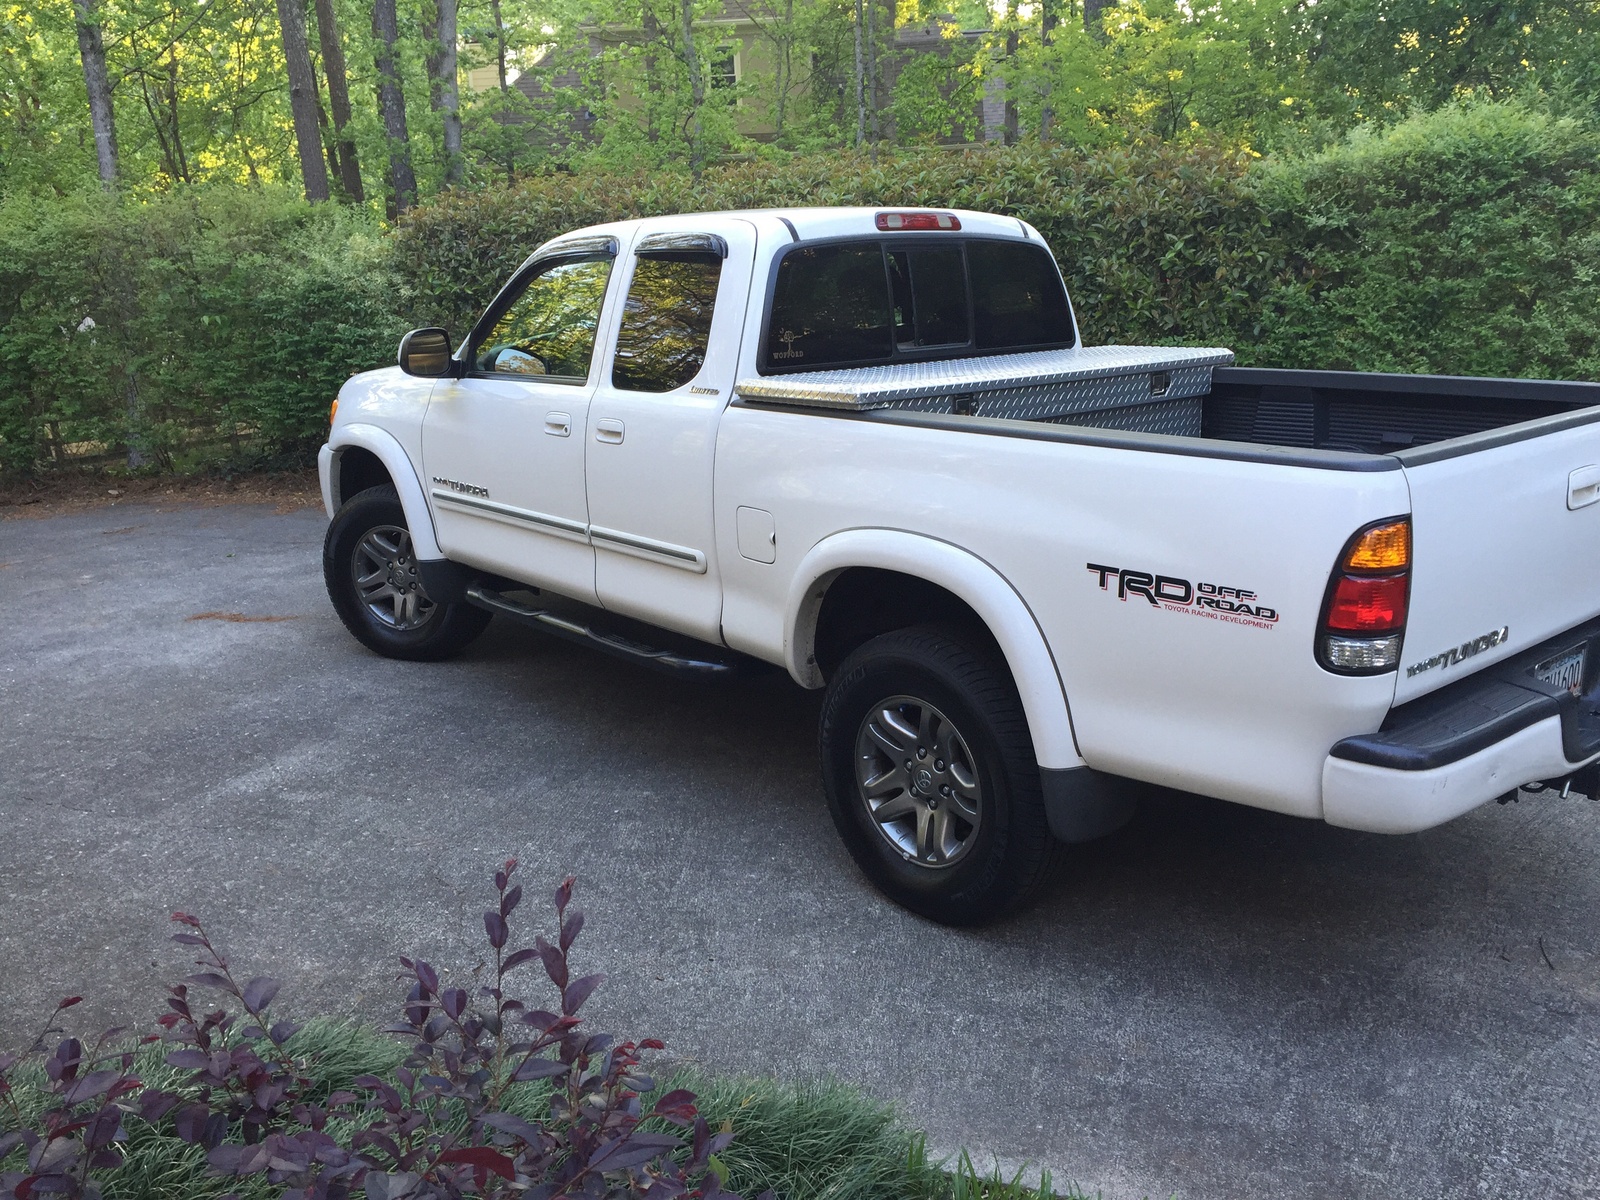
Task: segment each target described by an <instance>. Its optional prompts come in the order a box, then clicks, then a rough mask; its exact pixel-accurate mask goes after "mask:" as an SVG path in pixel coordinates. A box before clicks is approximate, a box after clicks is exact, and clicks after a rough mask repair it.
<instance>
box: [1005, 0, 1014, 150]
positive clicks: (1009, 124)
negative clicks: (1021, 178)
mask: <svg viewBox="0 0 1600 1200" xmlns="http://www.w3.org/2000/svg"><path fill="white" fill-rule="evenodd" d="M1006 21H1007V23H1008V24H1009V25H1010V28H1009V29H1007V30H1006V74H1007V75H1008V76H1009V77H1010V78H1008V79H1006V80H1005V89H1006V106H1005V110H1004V120H1005V138H1004V140H1005V144H1006V145H1007V146H1015V145H1016V144H1017V89H1016V61H1017V9H1016V5H1015V4H1011V5H1009V6H1008V7H1007V12H1006Z"/></svg>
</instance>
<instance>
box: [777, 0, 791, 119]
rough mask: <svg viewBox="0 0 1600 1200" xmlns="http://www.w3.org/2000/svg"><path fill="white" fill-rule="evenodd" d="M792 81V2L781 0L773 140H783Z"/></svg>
mask: <svg viewBox="0 0 1600 1200" xmlns="http://www.w3.org/2000/svg"><path fill="white" fill-rule="evenodd" d="M793 81H794V0H783V41H782V42H781V43H780V44H779V46H778V115H777V120H776V121H775V122H774V132H773V138H774V140H776V141H782V140H783V118H784V116H785V111H786V109H787V108H788V101H789V87H790V85H791V84H792V83H793Z"/></svg>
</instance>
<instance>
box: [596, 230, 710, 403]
mask: <svg viewBox="0 0 1600 1200" xmlns="http://www.w3.org/2000/svg"><path fill="white" fill-rule="evenodd" d="M721 278H722V259H721V258H720V257H719V256H718V255H715V254H695V253H674V254H659V255H658V254H651V255H649V256H641V257H640V258H639V259H638V261H637V263H636V265H635V266H634V268H633V282H632V283H631V284H630V285H629V286H628V300H627V303H626V304H625V305H624V306H623V310H622V327H621V329H619V330H618V331H617V354H616V358H615V359H613V360H612V363H611V383H612V385H613V386H614V387H618V388H621V389H622V390H623V391H629V392H670V391H672V390H673V389H674V388H679V387H682V386H683V385H684V384H686V383H688V382H689V381H690V380H691V379H693V378H694V377H695V376H696V375H698V374H700V368H701V367H702V366H704V365H705V361H706V346H707V345H708V343H709V342H710V339H711V315H712V313H713V312H714V311H715V309H716V304H717V284H718V282H719V281H720V280H721Z"/></svg>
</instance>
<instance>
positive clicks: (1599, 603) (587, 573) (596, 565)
mask: <svg viewBox="0 0 1600 1200" xmlns="http://www.w3.org/2000/svg"><path fill="white" fill-rule="evenodd" d="M1069 269H1070V265H1069ZM1485 336H1490V335H1488V334H1486V335H1485ZM1231 362H1232V355H1231V354H1230V353H1229V352H1228V351H1226V350H1203V349H1199V350H1197V349H1176V348H1170V347H1085V346H1083V345H1081V343H1080V341H1079V337H1078V330H1077V323H1076V319H1075V317H1074V315H1073V312H1072V309H1071V306H1070V303H1069V301H1068V298H1067V293H1066V289H1065V287H1064V285H1063V283H1062V278H1061V273H1060V271H1059V270H1058V268H1057V266H1056V263H1055V261H1054V260H1053V258H1052V257H1051V255H1050V252H1049V249H1048V247H1047V246H1046V245H1045V242H1044V240H1043V239H1042V238H1041V237H1040V235H1039V234H1038V232H1037V231H1035V230H1034V229H1033V228H1032V227H1030V226H1029V225H1027V224H1026V223H1024V222H1022V221H1019V220H1017V219H1015V218H1009V217H1001V216H993V215H986V214H982V213H975V212H948V211H933V210H926V209H914V210H893V211H878V210H870V209H793V210H774V211H762V212H742V213H718V214H711V215H699V216H680V217H663V218H651V219H646V220H638V221H626V222H620V223H617V224H611V225H601V226H596V227H594V228H591V229H585V230H581V231H578V232H575V233H572V234H570V235H567V236H563V237H559V238H556V239H554V240H553V241H551V242H548V243H546V244H545V245H543V246H541V247H539V249H538V250H536V251H535V252H534V253H533V255H532V256H531V257H530V258H529V259H528V260H527V262H526V263H524V264H523V266H522V267H521V268H520V269H519V270H518V271H517V272H516V273H515V275H513V276H512V278H511V280H510V282H509V283H507V284H506V285H505V287H504V288H503V289H502V290H501V291H500V293H499V295H498V296H497V297H496V298H495V300H494V302H493V303H492V304H491V305H490V306H489V309H488V311H487V312H486V313H485V314H484V316H483V317H482V319H481V320H479V321H478V323H477V324H476V325H475V326H474V327H473V329H472V330H471V332H470V333H469V334H468V335H467V336H466V338H465V340H464V341H462V342H460V344H459V345H456V344H454V343H452V341H451V339H450V338H449V336H448V335H447V334H446V333H445V331H444V330H440V329H422V330H417V331H414V332H413V333H411V334H408V335H407V336H406V339H405V340H404V341H403V342H402V343H401V347H400V361H399V366H398V367H397V368H394V367H391V368H388V369H384V370H378V371H371V372H368V373H366V374H362V375H358V376H356V377H355V378H353V379H352V380H350V382H349V383H347V384H346V385H345V387H344V388H343V389H342V391H341V392H340V394H339V399H338V402H337V404H336V410H335V417H334V421H333V425H332V430H331V433H330V435H329V438H328V444H327V445H326V446H325V447H324V448H323V450H322V454H321V474H322V488H323V495H324V500H325V503H326V506H327V510H328V513H329V515H330V517H331V518H332V523H331V525H330V527H329V530H328V535H327V541H326V547H325V552H324V556H323V566H324V571H325V573H326V578H327V585H328V592H329V595H330V596H331V598H332V600H333V604H334V607H335V608H336V609H337V610H338V613H339V615H340V617H341V618H342V619H343V620H344V622H345V624H346V625H347V626H348V627H349V629H350V631H351V633H353V634H354V635H355V636H356V637H357V638H358V639H360V640H361V641H362V642H363V643H365V644H366V645H367V646H369V647H371V648H372V649H373V650H375V651H377V652H378V653H380V654H386V655H390V656H393V657H397V658H410V659H437V658H442V657H444V656H447V655H450V654H453V653H455V652H457V651H459V650H461V649H462V648H463V647H464V646H465V645H466V644H467V643H468V642H469V641H470V640H471V639H472V638H473V637H475V636H476V635H477V634H478V633H479V632H480V631H481V630H482V629H483V627H484V625H485V623H486V622H487V621H488V620H489V617H490V614H492V613H497V612H498V613H502V614H507V615H510V616H513V617H517V618H520V619H524V620H527V621H530V622H533V623H535V624H537V625H539V626H541V627H543V628H545V629H548V630H550V631H552V632H554V633H558V634H562V635H566V636H569V637H574V638H578V639H581V640H584V641H587V642H589V643H591V644H594V645H596V646H598V647H600V648H602V649H605V650H609V651H611V652H613V653H617V654H622V655H626V656H630V657H633V658H637V659H640V660H641V661H645V662H649V663H652V664H654V665H656V666H658V667H663V668H666V669H671V670H677V671H682V672H685V673H689V674H701V675H715V674H719V673H723V672H726V671H730V670H735V669H738V668H739V667H740V666H741V664H746V665H748V664H751V663H752V660H756V661H759V662H764V663H768V664H776V665H778V666H781V667H782V668H783V669H784V670H786V671H787V672H788V673H789V675H790V676H791V677H792V678H793V679H794V681H795V682H796V683H798V684H799V685H801V686H802V687H807V688H826V689H827V694H826V698H825V701H824V707H823V716H822V722H821V737H820V744H821V756H822V771H823V780H824V784H825V788H826V792H827V796H828V800H829V804H830V806H831V810H832V814H833V818H834V821H835V823H836V824H837V826H838V829H839V832H840V834H841V835H842V836H843V838H844V840H845V842H846V843H847V844H848V846H849V849H850V851H851V853H852V855H853V856H854V857H855V859H856V861H857V862H858V863H859V864H860V865H861V867H862V868H863V870H864V871H865V872H866V874H867V875H868V876H869V877H870V878H871V879H872V880H873V881H874V882H875V883H876V884H877V885H878V886H879V887H880V888H882V889H883V890H884V891H885V892H886V893H888V894H889V895H890V896H891V897H893V898H894V899H895V900H897V901H899V902H900V903H902V904H904V905H906V906H908V907H910V908H912V909H914V910H916V911H919V912H922V913H924V914H926V915H928V916H931V917H933V918H935V919H937V920H941V921H947V922H965V921H977V920H981V919H984V918H986V917H990V916H992V915H994V914H997V913H999V912H1001V911H1004V910H1006V909H1007V908H1009V907H1012V906H1014V905H1015V904H1017V903H1018V902H1019V901H1020V900H1021V899H1022V898H1023V897H1025V896H1026V895H1027V893H1028V892H1029V890H1030V889H1031V888H1032V887H1033V886H1034V885H1035V884H1036V883H1037V882H1038V881H1039V880H1040V878H1041V877H1042V875H1043V874H1044V873H1045V872H1046V871H1047V869H1048V867H1049V864H1050V862H1051V860H1052V858H1053V857H1054V848H1055V847H1056V846H1057V845H1058V844H1060V843H1061V842H1071V841H1084V840H1087V839H1090V838H1093V837H1096V836H1099V835H1101V834H1104V833H1107V832H1109V831H1111V830H1113V829H1115V828H1116V827H1117V826H1118V825H1119V824H1120V823H1121V822H1122V821H1124V820H1125V819H1126V818H1127V816H1128V815H1129V812H1130V806H1131V803H1132V801H1131V796H1132V794H1133V792H1134V791H1135V786H1134V785H1135V782H1136V781H1143V782H1145V783H1149V784H1159V785H1165V786H1170V787H1173V788H1179V789H1183V790H1186V791H1190V792H1197V793H1202V794H1205V795H1208V796H1215V797H1220V798H1223V799H1226V800H1233V801H1237V802H1239V803H1242V804H1250V805H1256V806H1258V807H1261V808H1267V809H1273V810H1276V811H1278V812H1283V813H1292V814H1295V815H1298V816H1304V817H1311V818H1320V819H1322V820H1325V821H1328V822H1330V823H1332V824H1335V825H1341V826H1346V827H1350V828H1355V829H1363V830H1372V831H1379V832H1389V833H1400V832H1407V831H1413V830H1420V829H1425V828H1428V827H1429V826H1432V825H1436V824H1438V823H1440V822H1443V821H1446V820H1449V819H1450V818H1452V817H1455V816H1457V815H1459V814H1461V813H1464V812H1466V811H1467V810H1469V809H1471V808H1473V807H1474V806H1476V805H1479V804H1482V803H1483V802H1485V801H1487V800H1490V799H1493V798H1496V797H1501V796H1504V795H1506V794H1507V793H1509V792H1512V791H1514V790H1515V789H1516V788H1517V787H1518V786H1519V785H1522V784H1526V783H1529V782H1532V781H1560V782H1570V783H1571V784H1572V786H1576V787H1578V789H1579V790H1580V791H1585V790H1586V791H1587V792H1588V794H1593V793H1594V792H1595V791H1596V790H1597V788H1596V775H1597V773H1600V769H1597V768H1596V767H1594V766H1593V765H1592V764H1594V763H1595V761H1596V759H1597V758H1600V695H1597V694H1596V692H1597V690H1600V644H1597V642H1600V619H1597V616H1600V585H1597V583H1596V581H1595V578H1594V576H1593V575H1591V571H1592V570H1593V566H1592V564H1594V563H1596V562H1597V561H1600V503H1597V501H1600V386H1596V385H1593V384H1578V383H1551V382H1526V381H1512V380H1483V379H1457V378H1445V377H1422V376H1416V377H1413V376H1398V375H1367V374H1350V373H1339V372H1320V371H1278V370H1247V369H1238V368H1233V367H1231V366H1230V365H1229V364H1230V363H1231Z"/></svg>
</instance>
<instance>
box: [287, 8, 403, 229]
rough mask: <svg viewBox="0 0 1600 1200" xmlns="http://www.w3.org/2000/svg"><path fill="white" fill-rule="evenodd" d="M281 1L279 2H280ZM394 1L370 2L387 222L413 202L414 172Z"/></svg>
mask: <svg viewBox="0 0 1600 1200" xmlns="http://www.w3.org/2000/svg"><path fill="white" fill-rule="evenodd" d="M284 2H285V0H279V3H280V4H281V3H284ZM394 5H395V0H373V5H372V36H373V37H374V38H375V39H376V40H377V46H376V48H375V49H376V53H375V55H374V58H375V60H376V65H377V68H378V112H379V113H380V114H381V115H382V117H383V131H384V133H385V134H387V135H388V139H389V203H388V206H387V207H388V211H389V216H390V218H391V219H393V218H394V217H398V216H399V215H400V214H401V213H403V212H405V211H406V210H407V209H408V208H410V207H411V206H412V205H413V204H415V203H416V202H417V173H416V172H415V171H414V170H412V169H411V139H410V136H409V134H408V133H407V132H406V96H405V92H403V91H402V90H401V88H400V72H399V70H398V69H397V68H396V66H395V61H394V48H395V43H396V42H398V41H399V40H400V29H399V21H398V20H397V18H396V16H395V11H394Z"/></svg>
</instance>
